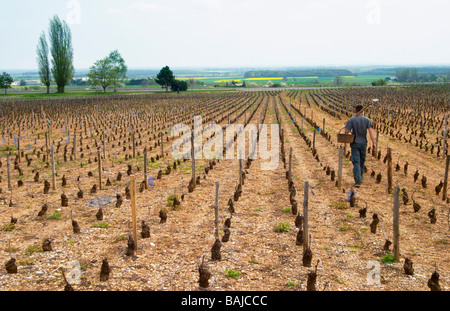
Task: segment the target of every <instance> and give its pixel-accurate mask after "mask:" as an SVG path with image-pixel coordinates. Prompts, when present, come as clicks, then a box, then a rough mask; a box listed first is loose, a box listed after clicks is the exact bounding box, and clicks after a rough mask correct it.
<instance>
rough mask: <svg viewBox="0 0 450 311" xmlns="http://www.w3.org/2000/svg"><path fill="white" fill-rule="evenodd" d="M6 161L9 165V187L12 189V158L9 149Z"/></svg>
mask: <svg viewBox="0 0 450 311" xmlns="http://www.w3.org/2000/svg"><path fill="white" fill-rule="evenodd" d="M6 163H7V167H8V189H9V190H12V185H11V159H10V152H9V151H8V153H7V154H6Z"/></svg>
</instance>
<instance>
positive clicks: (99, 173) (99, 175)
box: [98, 150, 102, 190]
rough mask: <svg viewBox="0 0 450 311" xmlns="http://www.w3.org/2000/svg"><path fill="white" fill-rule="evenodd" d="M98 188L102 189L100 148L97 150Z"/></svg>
mask: <svg viewBox="0 0 450 311" xmlns="http://www.w3.org/2000/svg"><path fill="white" fill-rule="evenodd" d="M98 186H99V187H98V188H99V189H100V190H102V157H101V154H100V150H99V151H98Z"/></svg>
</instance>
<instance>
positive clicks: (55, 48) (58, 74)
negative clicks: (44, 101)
mask: <svg viewBox="0 0 450 311" xmlns="http://www.w3.org/2000/svg"><path fill="white" fill-rule="evenodd" d="M49 37H50V52H51V55H52V74H53V78H54V79H55V82H56V85H57V86H58V93H64V89H65V86H66V85H67V84H69V83H70V82H71V81H72V78H73V76H74V74H75V68H74V66H73V48H72V33H71V31H70V28H69V26H68V25H67V23H66V22H65V21H61V20H60V19H59V17H58V16H56V15H55V16H54V17H53V18H52V19H51V20H50V27H49Z"/></svg>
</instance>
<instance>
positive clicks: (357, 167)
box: [350, 143, 367, 185]
mask: <svg viewBox="0 0 450 311" xmlns="http://www.w3.org/2000/svg"><path fill="white" fill-rule="evenodd" d="M350 147H351V148H352V163H353V176H354V178H355V184H357V185H361V184H362V182H363V175H364V166H365V163H366V153H367V144H357V143H353V144H350Z"/></svg>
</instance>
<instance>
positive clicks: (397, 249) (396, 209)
mask: <svg viewBox="0 0 450 311" xmlns="http://www.w3.org/2000/svg"><path fill="white" fill-rule="evenodd" d="M393 215H394V220H393V224H394V228H393V231H394V257H395V260H396V261H397V262H399V259H400V244H399V242H400V230H399V226H400V218H399V217H400V187H398V186H396V187H395V188H394V213H393Z"/></svg>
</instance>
